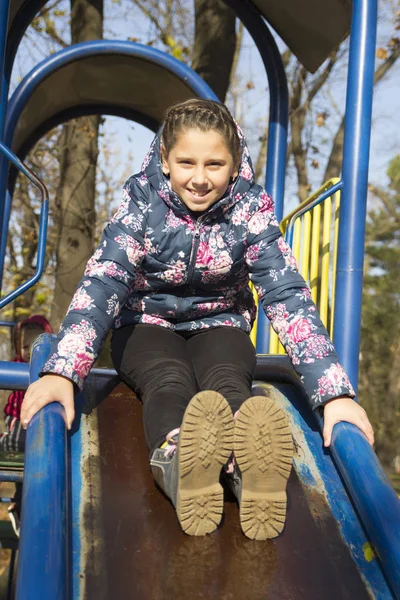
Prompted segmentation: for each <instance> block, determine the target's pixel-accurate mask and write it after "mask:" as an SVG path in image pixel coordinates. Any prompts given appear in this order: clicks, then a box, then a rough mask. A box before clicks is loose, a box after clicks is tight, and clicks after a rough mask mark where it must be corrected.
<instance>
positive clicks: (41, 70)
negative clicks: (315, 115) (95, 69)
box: [0, 40, 218, 291]
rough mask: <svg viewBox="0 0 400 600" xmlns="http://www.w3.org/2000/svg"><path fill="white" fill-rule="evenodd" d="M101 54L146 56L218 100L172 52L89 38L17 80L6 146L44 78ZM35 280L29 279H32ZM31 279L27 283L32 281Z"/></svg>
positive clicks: (1, 250) (0, 175)
mask: <svg viewBox="0 0 400 600" xmlns="http://www.w3.org/2000/svg"><path fill="white" fill-rule="evenodd" d="M101 54H116V55H118V54H120V55H129V56H132V57H137V58H141V59H143V60H148V61H149V62H151V63H154V64H157V65H159V66H161V67H163V68H164V69H166V70H167V71H169V72H171V73H173V74H174V75H175V76H176V77H178V78H179V79H181V80H182V81H184V82H185V83H186V84H187V86H188V87H189V88H191V89H192V90H193V94H194V95H196V96H199V97H201V98H209V99H211V100H218V98H217V96H216V95H215V94H214V92H213V91H212V89H211V88H210V87H209V86H208V85H207V83H206V82H205V81H204V80H203V79H201V77H200V76H199V75H197V73H195V72H194V71H193V70H192V69H190V67H188V66H187V65H185V64H183V63H181V62H180V61H178V60H176V59H175V58H173V57H172V56H170V55H168V54H165V53H164V52H161V51H160V50H156V49H155V48H150V47H149V46H144V45H143V44H136V43H133V42H125V41H119V40H116V41H113V40H96V41H92V42H82V43H80V44H75V45H73V46H69V47H68V48H65V49H63V50H61V51H60V52H57V53H55V54H53V55H52V56H50V57H48V58H46V59H45V60H43V61H42V62H41V63H39V64H38V65H36V66H35V67H34V68H33V69H32V71H31V72H30V73H29V74H28V75H27V76H26V77H25V78H24V79H23V80H22V81H21V83H20V84H19V86H18V88H17V89H16V90H15V92H14V94H13V96H12V97H11V99H10V101H9V105H8V111H7V120H6V124H5V143H6V144H7V145H8V146H11V145H12V137H13V132H14V129H15V127H16V125H17V122H18V119H19V118H20V116H21V113H22V111H23V109H24V107H25V104H26V102H27V99H28V98H29V97H30V96H31V94H32V93H33V91H34V90H35V89H36V87H37V86H38V85H40V83H41V82H42V81H43V80H44V79H46V78H47V77H48V76H49V75H50V74H51V73H53V72H54V71H57V70H58V69H60V68H62V67H63V66H64V65H66V64H69V63H71V62H74V61H79V60H81V59H82V58H85V57H87V56H96V55H101ZM113 114H117V112H115V111H113ZM124 116H125V115H124ZM66 118H67V116H66ZM0 165H1V167H0V190H1V189H2V188H5V187H6V184H7V174H8V165H7V164H6V163H5V162H4V161H3V163H0ZM11 203H12V197H11V195H10V194H7V195H6V198H5V205H4V208H3V210H4V219H3V223H2V233H1V241H0V281H1V278H2V273H3V266H4V257H5V252H6V244H7V231H8V224H9V217H10V212H11ZM35 281H36V280H35ZM35 281H34V282H33V283H35ZM33 283H32V284H31V285H33ZM24 291H26V290H24Z"/></svg>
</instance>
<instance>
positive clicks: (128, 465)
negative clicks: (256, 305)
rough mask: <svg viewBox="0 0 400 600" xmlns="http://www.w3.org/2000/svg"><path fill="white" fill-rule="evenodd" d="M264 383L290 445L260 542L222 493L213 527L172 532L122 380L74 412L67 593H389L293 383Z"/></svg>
mask: <svg viewBox="0 0 400 600" xmlns="http://www.w3.org/2000/svg"><path fill="white" fill-rule="evenodd" d="M274 385H275V387H276V389H278V390H279V393H278V394H277V395H278V397H279V402H280V403H281V404H282V406H283V407H284V408H285V409H286V410H287V411H288V412H289V413H290V418H291V420H292V425H293V436H294V442H295V448H296V451H295V459H294V463H295V468H294V469H293V471H292V474H291V477H290V480H289V485H288V514H287V523H286V526H285V529H284V532H283V534H282V535H281V536H280V537H279V538H277V539H276V540H268V541H265V542H258V541H253V540H249V539H247V538H246V537H245V536H244V535H243V534H242V532H241V529H240V524H239V514H238V507H237V505H236V502H235V500H234V498H232V497H231V496H230V495H229V492H226V497H225V516H224V519H223V522H222V526H221V527H220V528H219V529H218V530H217V531H216V532H214V533H213V534H211V535H208V536H205V537H199V538H195V537H189V536H187V535H185V534H183V533H182V531H181V529H180V526H179V523H178V521H177V519H176V516H175V512H174V509H173V507H172V505H171V504H170V502H169V501H168V499H167V498H166V497H165V496H164V495H163V494H162V492H160V491H159V490H158V489H157V488H156V486H155V483H154V481H153V478H152V476H151V473H150V470H149V463H148V450H147V447H146V444H145V441H144V435H143V426H142V415H141V404H140V402H139V401H138V400H137V399H136V398H135V397H134V395H133V394H132V393H131V392H130V391H129V390H128V388H127V387H126V386H125V385H123V384H119V385H118V386H117V387H116V388H115V389H114V391H113V392H112V393H111V394H109V395H108V397H107V398H105V399H104V400H103V401H101V402H100V404H99V406H98V407H97V408H96V409H95V410H93V411H92V412H91V413H90V414H89V415H84V414H82V416H81V419H80V422H79V427H78V428H77V431H76V433H74V435H73V436H72V443H71V464H72V469H71V470H72V481H71V485H72V507H71V508H72V520H73V523H72V532H73V533H72V558H73V581H72V589H73V598H74V600H78V599H79V600H82V599H85V600H86V599H87V600H91V599H94V598H96V600H103V599H104V600H122V599H126V598H132V599H135V600H164V599H165V600H167V599H168V600H172V599H173V600H184V599H185V600H191V599H193V600H195V599H200V598H207V599H213V598H215V599H221V600H236V599H238V600H264V599H265V600H267V599H271V600H272V599H274V600H286V599H287V600H289V599H293V600H303V599H304V600H322V599H324V600H331V599H332V600H338V599H340V600H346V599H349V600H350V599H351V600H354V599H357V600H364V599H368V598H379V599H389V600H390V599H392V598H394V596H393V595H392V593H391V592H390V590H389V587H388V584H387V582H386V580H385V577H384V575H383V573H382V569H381V565H380V563H379V561H378V559H377V558H376V556H374V553H373V550H372V548H371V545H370V544H369V541H368V537H367V536H366V533H365V532H364V530H363V528H362V527H361V525H360V522H359V519H358V517H357V515H356V513H355V511H354V508H353V506H352V503H351V500H350V499H349V498H348V495H347V494H346V491H345V490H344V487H343V483H342V482H341V479H340V477H339V475H338V473H337V471H336V469H335V466H334V465H333V463H332V459H331V457H330V455H329V453H327V452H326V451H324V450H323V448H322V442H321V436H320V433H319V432H318V428H317V425H316V421H315V419H314V417H313V415H312V413H311V411H310V409H308V408H304V407H305V406H306V405H305V402H304V397H302V393H301V390H299V389H298V388H297V387H296V386H295V385H293V384H289V383H283V384H274ZM266 389H268V385H267V384H265V383H263V382H256V383H255V385H254V392H255V393H257V394H262V393H265V391H266ZM103 395H104V394H103ZM303 413H304V414H303Z"/></svg>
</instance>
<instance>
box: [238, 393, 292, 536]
mask: <svg viewBox="0 0 400 600" xmlns="http://www.w3.org/2000/svg"><path fill="white" fill-rule="evenodd" d="M234 454H235V459H236V461H237V464H238V466H239V468H240V470H241V472H242V497H241V499H240V524H241V527H242V530H243V533H244V534H245V535H246V536H247V537H248V538H251V539H255V540H266V539H271V538H274V537H277V536H278V535H279V534H280V533H281V532H282V530H283V527H284V524H285V518H286V484H287V480H288V477H289V475H290V471H291V468H292V458H293V441H292V434H291V431H290V427H289V423H288V419H287V417H286V415H285V413H284V412H283V411H282V410H281V409H280V408H278V407H277V406H276V404H275V402H274V401H273V400H272V399H271V398H268V397H264V396H254V397H252V398H249V399H248V400H246V402H244V403H243V405H242V406H241V407H240V410H239V413H238V415H237V418H236V421H235V436H234Z"/></svg>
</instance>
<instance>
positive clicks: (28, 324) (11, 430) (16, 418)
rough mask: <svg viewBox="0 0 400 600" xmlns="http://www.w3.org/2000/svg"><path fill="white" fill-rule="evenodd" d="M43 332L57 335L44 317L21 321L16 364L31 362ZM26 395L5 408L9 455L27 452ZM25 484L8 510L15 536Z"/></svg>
mask: <svg viewBox="0 0 400 600" xmlns="http://www.w3.org/2000/svg"><path fill="white" fill-rule="evenodd" d="M41 333H53V330H52V328H51V325H50V323H49V322H48V320H47V319H46V318H45V317H43V316H42V315H33V316H32V317H29V318H28V319H25V320H24V321H20V323H18V324H17V325H16V326H15V329H14V340H13V341H14V348H15V356H14V358H13V362H25V363H27V362H29V361H30V356H31V346H32V343H33V342H34V340H35V339H36V338H37V337H38V336H39V335H40V334H41ZM24 395H25V392H23V391H22V390H16V391H14V392H12V393H11V394H10V395H9V397H8V400H7V403H6V405H5V407H4V414H5V418H4V423H5V431H4V433H3V434H1V436H0V450H3V451H4V450H5V451H7V452H25V437H26V432H25V429H24V428H23V427H22V426H21V420H20V419H21V406H22V401H23V399H24ZM21 498H22V484H21V483H16V484H15V495H14V501H13V502H12V503H11V504H10V506H9V507H8V509H7V510H8V515H9V517H10V521H11V523H12V526H13V529H14V531H15V534H16V535H17V536H18V537H19V522H20V514H21Z"/></svg>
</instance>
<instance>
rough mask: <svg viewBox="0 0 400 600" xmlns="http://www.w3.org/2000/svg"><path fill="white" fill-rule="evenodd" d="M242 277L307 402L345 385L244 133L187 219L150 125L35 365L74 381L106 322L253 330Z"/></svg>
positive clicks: (347, 389)
mask: <svg viewBox="0 0 400 600" xmlns="http://www.w3.org/2000/svg"><path fill="white" fill-rule="evenodd" d="M241 135H242V134H241ZM250 280H251V281H252V282H253V283H254V285H255V288H256V290H257V292H258V295H259V298H260V302H261V305H262V306H263V308H264V310H265V311H266V314H267V316H268V318H269V319H270V321H271V323H272V326H273V328H274V329H275V331H276V332H277V333H278V335H279V339H280V341H281V343H282V344H283V346H284V347H285V349H286V351H287V353H288V355H289V357H290V359H291V361H292V363H293V366H294V368H295V370H296V372H297V373H298V374H299V376H300V378H301V380H302V382H303V384H304V386H305V389H306V392H307V394H308V396H309V398H310V401H311V404H312V406H313V407H314V408H315V407H317V406H319V405H320V404H323V403H324V402H326V401H328V400H329V399H331V398H333V397H335V396H339V395H342V394H348V395H351V396H352V395H354V392H353V389H352V387H351V385H350V382H349V380H348V377H347V375H346V373H345V372H344V370H343V368H342V366H341V365H340V364H339V362H338V357H337V355H336V352H335V350H334V347H333V345H332V343H331V341H330V339H329V336H328V333H327V331H326V330H325V328H324V326H323V324H322V323H321V320H320V317H319V315H318V313H317V310H316V307H315V305H314V303H313V302H312V300H311V296H310V291H309V289H308V287H307V285H306V283H305V281H304V279H303V278H302V277H301V276H300V274H299V273H298V271H297V266H296V261H295V259H294V258H293V256H292V253H291V250H290V248H289V246H288V245H287V243H286V242H285V241H284V239H283V238H282V236H281V232H280V229H279V225H278V223H277V221H276V218H275V216H274V212H273V202H272V199H271V198H270V196H269V195H268V194H267V193H266V192H265V191H264V190H263V189H262V188H261V187H260V186H259V185H257V184H256V183H255V182H254V173H253V168H252V165H251V161H250V157H249V152H248V149H247V145H246V142H245V140H244V138H243V137H242V159H241V166H240V171H239V176H238V177H237V179H236V181H235V182H234V183H233V184H232V185H231V186H230V187H229V188H228V190H227V192H226V194H225V196H224V197H223V198H221V199H220V200H219V201H218V202H217V203H216V204H214V205H213V206H211V207H210V208H209V209H208V210H207V211H206V212H205V213H203V214H202V215H201V216H200V217H198V218H197V220H195V219H194V218H193V216H192V215H191V214H190V213H189V211H188V210H187V208H186V206H185V205H184V203H183V202H182V201H181V199H180V198H179V197H178V196H177V195H176V194H175V193H174V192H173V191H172V189H171V187H170V184H169V180H168V179H167V178H166V177H165V176H164V175H163V173H162V170H161V161H160V134H158V135H157V136H156V138H155V139H154V141H153V144H152V146H151V148H150V151H149V153H148V155H147V156H146V158H145V161H144V164H143V166H142V171H141V172H140V173H139V174H138V175H134V176H132V177H131V178H130V179H129V180H128V181H127V183H126V185H125V189H124V193H123V200H122V203H121V205H120V207H119V209H118V211H117V213H116V214H115V215H114V217H113V218H112V220H111V221H110V223H109V224H108V225H107V226H106V228H105V230H104V232H103V236H102V239H101V241H100V245H99V247H98V248H97V250H96V252H95V253H94V255H93V256H92V258H91V259H90V260H89V262H88V264H87V266H86V271H85V275H84V277H83V279H82V280H81V282H80V284H79V286H78V289H77V291H76V293H75V295H74V297H73V299H72V302H71V305H70V307H69V309H68V313H67V316H66V318H65V319H64V321H63V323H62V326H61V329H60V333H59V335H58V337H57V339H56V341H55V343H54V346H53V347H52V352H51V355H50V358H49V360H48V361H47V363H46V364H45V366H44V368H43V371H42V374H44V373H58V374H60V375H63V376H65V377H67V378H69V379H71V380H72V381H74V382H75V383H76V384H77V385H78V386H79V387H80V388H81V387H82V386H83V382H84V380H85V377H86V376H87V374H88V372H89V370H90V368H91V366H92V364H93V362H94V361H95V359H96V357H97V355H98V353H99V351H100V348H101V345H102V343H103V341H104V339H105V337H106V335H107V332H108V330H109V329H110V327H114V328H120V327H124V326H125V325H132V324H137V323H151V324H153V325H159V326H160V327H167V328H168V329H171V330H173V331H177V332H179V331H188V330H190V331H195V330H200V329H205V328H209V327H238V328H240V329H242V330H244V331H246V332H250V330H251V326H252V323H253V321H254V318H255V312H256V310H255V306H254V300H253V295H252V293H251V291H250V289H249V281H250Z"/></svg>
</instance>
